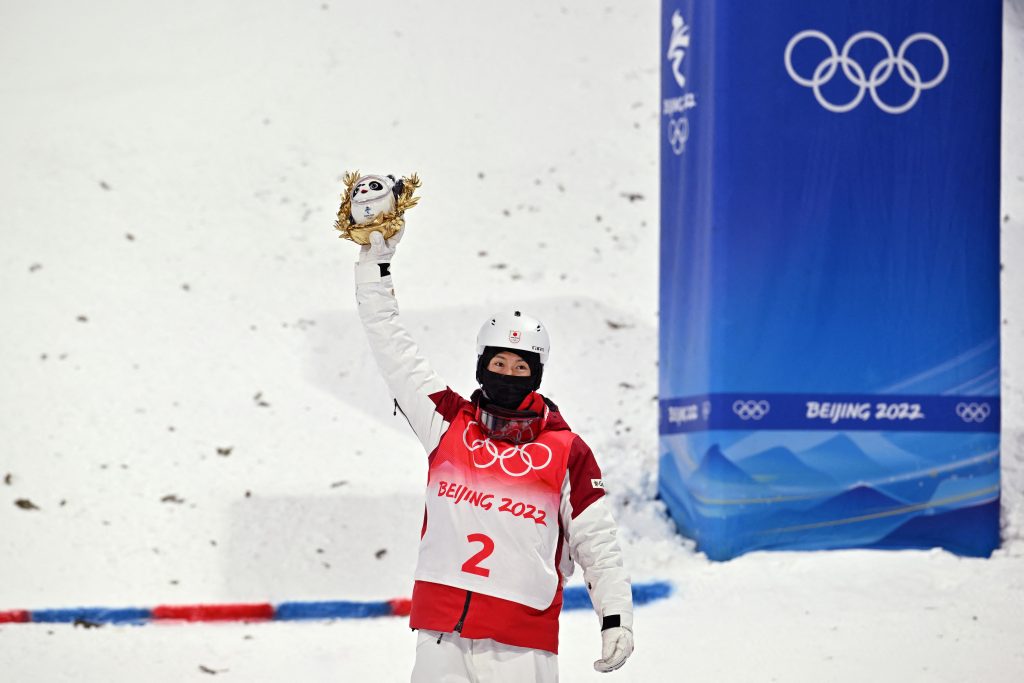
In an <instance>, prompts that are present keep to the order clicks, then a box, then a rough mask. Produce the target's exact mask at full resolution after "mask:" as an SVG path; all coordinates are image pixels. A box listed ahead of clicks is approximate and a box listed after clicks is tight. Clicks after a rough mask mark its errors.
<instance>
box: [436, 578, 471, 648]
mask: <svg viewBox="0 0 1024 683" xmlns="http://www.w3.org/2000/svg"><path fill="white" fill-rule="evenodd" d="M472 599H473V591H466V604H464V605H463V606H462V616H460V617H459V623H457V624H455V628H454V629H452V630H453V631H455V632H456V633H462V625H463V624H464V623H466V615H467V614H469V601H470V600H472ZM443 635H444V634H443V633H440V634H438V636H437V644H438V645H440V644H441V636H443Z"/></svg>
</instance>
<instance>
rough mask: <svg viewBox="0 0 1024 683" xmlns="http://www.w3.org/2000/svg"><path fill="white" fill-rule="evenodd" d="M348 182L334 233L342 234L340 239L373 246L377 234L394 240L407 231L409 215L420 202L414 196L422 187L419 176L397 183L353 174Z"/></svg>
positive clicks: (387, 178)
mask: <svg viewBox="0 0 1024 683" xmlns="http://www.w3.org/2000/svg"><path fill="white" fill-rule="evenodd" d="M344 182H345V191H344V193H342V195H341V206H339V207H338V217H337V220H335V221H334V229H335V230H337V231H338V232H339V233H341V234H340V235H338V236H339V237H341V238H342V239H347V240H352V241H353V242H355V243H356V244H369V242H370V235H372V234H373V233H375V232H379V233H381V234H382V235H384V238H385V239H391V237H392V236H393V235H394V234H396V233H397V232H398V231H399V230H401V229H402V228H403V227H405V218H404V216H405V212H406V211H408V210H409V209H411V208H412V207H414V206H416V204H417V203H418V202H419V201H420V198H419V197H416V196H414V195H415V194H416V190H417V189H418V188H419V186H420V178H419V176H418V175H416V174H415V173H413V174H411V175H410V176H409V177H407V178H399V179H397V180H396V179H395V176H393V175H379V174H368V175H361V174H360V173H359V171H349V172H347V173H346V174H345V176H344Z"/></svg>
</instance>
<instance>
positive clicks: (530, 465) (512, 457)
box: [462, 422, 552, 477]
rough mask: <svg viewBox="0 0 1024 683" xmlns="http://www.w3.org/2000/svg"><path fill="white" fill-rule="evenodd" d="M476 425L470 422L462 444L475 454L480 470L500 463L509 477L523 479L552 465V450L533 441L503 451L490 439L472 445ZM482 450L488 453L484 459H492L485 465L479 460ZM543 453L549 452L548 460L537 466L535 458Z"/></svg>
mask: <svg viewBox="0 0 1024 683" xmlns="http://www.w3.org/2000/svg"><path fill="white" fill-rule="evenodd" d="M475 424H477V423H476V422H470V423H469V424H468V425H466V430H465V431H464V432H462V443H463V444H465V446H466V448H468V449H469V450H470V452H471V453H472V454H473V458H472V460H473V465H474V466H475V467H477V468H479V469H486V468H488V467H490V466H491V465H493V464H494V463H498V464H499V465H500V466H501V469H502V470H503V471H504V472H505V474H507V475H508V476H510V477H522V476H525V475H527V474H529V473H530V472H532V471H533V470H542V469H544V468H545V467H547V466H548V465H550V464H551V456H552V453H551V448H549V447H548V446H547V445H546V444H542V443H538V442H536V441H531V442H529V443H524V444H521V445H512V446H509V447H508V448H505V449H503V450H499V449H498V447H497V446H496V445H495V443H494V442H493V441H491V440H490V438H488V437H484V438H482V439H473V441H472V443H470V441H469V430H470V428H471V427H472V426H473V425H475ZM481 448H483V449H484V451H486V453H485V454H483V455H484V458H486V456H488V455H489V456H490V457H491V459H490V460H487V461H486V462H483V463H481V462H480V461H479V460H478V459H477V454H478V451H480V449H481ZM531 448H532V449H534V450H533V453H531V452H530V449H531ZM541 451H546V452H547V458H545V460H544V462H543V463H541V464H537V463H536V462H534V460H533V456H534V455H537V456H539V455H541ZM510 461H511V462H512V465H511V469H510V468H509V465H506V463H508V462H510Z"/></svg>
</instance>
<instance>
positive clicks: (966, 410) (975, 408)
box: [956, 403, 992, 422]
mask: <svg viewBox="0 0 1024 683" xmlns="http://www.w3.org/2000/svg"><path fill="white" fill-rule="evenodd" d="M991 413H992V409H991V408H989V407H988V404H987V403H957V404H956V414H957V415H959V416H960V419H961V420H963V421H964V422H984V421H985V420H987V419H988V416H989V415H990V414H991Z"/></svg>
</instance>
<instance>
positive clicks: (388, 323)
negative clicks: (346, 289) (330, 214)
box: [355, 232, 453, 453]
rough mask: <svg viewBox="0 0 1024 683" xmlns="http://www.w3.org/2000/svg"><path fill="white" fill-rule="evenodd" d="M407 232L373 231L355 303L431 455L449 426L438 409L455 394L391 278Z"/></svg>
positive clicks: (359, 265) (365, 249)
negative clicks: (404, 315) (402, 307)
mask: <svg viewBox="0 0 1024 683" xmlns="http://www.w3.org/2000/svg"><path fill="white" fill-rule="evenodd" d="M401 238H402V233H401V232H399V233H398V234H396V235H395V236H394V237H392V238H391V239H390V240H385V239H384V237H383V236H382V235H381V234H380V233H379V232H374V233H371V235H370V244H368V245H365V246H363V247H362V249H361V251H360V253H359V261H358V262H357V263H356V268H355V271H356V272H355V275H356V303H357V304H358V306H359V318H360V319H361V320H362V322H363V329H364V330H365V331H366V337H367V340H368V341H369V342H370V348H371V349H372V350H373V355H374V358H376V360H377V367H378V368H379V369H380V373H381V375H382V376H383V377H384V381H385V382H387V385H388V389H390V390H391V394H392V396H394V397H395V401H396V402H397V404H398V409H399V410H401V411H402V413H403V414H404V415H405V417H406V419H408V420H409V426H410V427H412V430H413V431H414V432H415V433H416V436H417V437H418V438H419V440H420V443H422V444H423V448H424V449H425V450H426V451H427V453H430V452H431V451H432V450H433V449H434V447H435V446H436V445H437V443H438V441H439V440H440V438H441V434H442V433H443V432H444V429H445V427H446V425H445V421H444V418H443V416H442V414H441V413H440V412H439V409H441V407H442V404H443V403H445V402H448V401H450V398H449V397H448V394H451V393H453V392H451V390H450V389H448V388H447V386H446V385H445V383H444V382H442V381H441V378H440V377H438V375H437V373H436V372H434V370H433V369H432V368H431V367H430V365H429V364H428V363H427V361H426V359H425V358H423V356H422V355H420V352H419V349H418V348H417V346H416V342H414V341H413V339H412V336H411V335H410V334H409V331H408V330H406V329H405V326H404V325H403V324H402V321H401V319H400V318H399V315H398V301H397V300H396V299H395V290H394V284H393V283H392V280H391V274H390V267H391V258H392V257H393V256H394V254H395V248H396V247H397V246H398V242H399V240H401Z"/></svg>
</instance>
